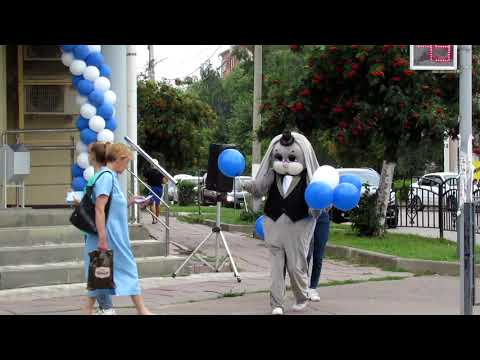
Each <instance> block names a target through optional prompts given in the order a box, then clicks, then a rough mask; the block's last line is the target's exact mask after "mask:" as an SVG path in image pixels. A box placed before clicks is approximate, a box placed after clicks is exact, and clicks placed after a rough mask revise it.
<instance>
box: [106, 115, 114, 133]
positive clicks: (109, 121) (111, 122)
mask: <svg viewBox="0 0 480 360" xmlns="http://www.w3.org/2000/svg"><path fill="white" fill-rule="evenodd" d="M116 128H117V120H115V118H114V117H113V116H112V117H111V118H109V119H107V120H105V129H108V130H112V131H115V129H116Z"/></svg>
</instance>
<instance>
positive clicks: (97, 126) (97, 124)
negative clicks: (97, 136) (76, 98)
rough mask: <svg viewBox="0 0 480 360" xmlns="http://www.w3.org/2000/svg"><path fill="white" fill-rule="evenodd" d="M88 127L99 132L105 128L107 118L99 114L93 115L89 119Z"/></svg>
mask: <svg viewBox="0 0 480 360" xmlns="http://www.w3.org/2000/svg"><path fill="white" fill-rule="evenodd" d="M88 127H89V128H90V129H92V130H93V131H95V132H97V133H98V132H100V131H102V130H103V129H105V119H104V118H102V117H101V116H98V115H95V116H92V118H91V119H90V120H89V121H88Z"/></svg>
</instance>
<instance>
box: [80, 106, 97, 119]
mask: <svg viewBox="0 0 480 360" xmlns="http://www.w3.org/2000/svg"><path fill="white" fill-rule="evenodd" d="M80 114H81V115H82V116H83V117H84V118H85V119H91V118H92V117H94V116H95V115H96V114H97V108H96V107H95V106H93V105H92V104H90V103H86V104H83V105H82V107H81V108H80Z"/></svg>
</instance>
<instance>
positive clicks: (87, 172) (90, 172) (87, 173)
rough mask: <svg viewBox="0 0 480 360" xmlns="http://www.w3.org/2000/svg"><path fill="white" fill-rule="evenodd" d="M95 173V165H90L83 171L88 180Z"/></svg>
mask: <svg viewBox="0 0 480 360" xmlns="http://www.w3.org/2000/svg"><path fill="white" fill-rule="evenodd" d="M93 175H95V169H94V168H93V166H89V167H88V168H86V169H85V170H84V171H83V178H84V179H85V180H86V181H88V180H90V178H91V177H92V176H93Z"/></svg>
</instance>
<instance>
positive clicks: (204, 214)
mask: <svg viewBox="0 0 480 360" xmlns="http://www.w3.org/2000/svg"><path fill="white" fill-rule="evenodd" d="M216 210H217V209H216V206H201V207H200V211H201V215H199V214H198V206H173V207H172V212H175V213H190V214H191V215H190V218H191V219H190V220H188V219H185V217H183V216H182V217H180V218H179V219H180V220H182V221H186V222H190V223H191V222H200V220H202V219H208V220H216ZM241 211H242V210H241V209H233V208H224V207H222V212H221V220H222V223H223V224H234V225H253V224H254V223H253V222H251V221H244V220H241V219H240V212H241ZM192 219H195V221H191V220H192Z"/></svg>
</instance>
